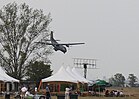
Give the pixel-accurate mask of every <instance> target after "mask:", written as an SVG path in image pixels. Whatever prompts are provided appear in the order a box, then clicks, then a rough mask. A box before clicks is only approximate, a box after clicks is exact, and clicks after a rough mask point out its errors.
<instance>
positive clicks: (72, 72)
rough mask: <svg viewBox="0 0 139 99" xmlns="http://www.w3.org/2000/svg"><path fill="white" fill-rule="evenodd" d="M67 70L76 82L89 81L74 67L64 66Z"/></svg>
mask: <svg viewBox="0 0 139 99" xmlns="http://www.w3.org/2000/svg"><path fill="white" fill-rule="evenodd" d="M66 70H67V72H68V73H69V74H70V75H71V76H72V77H74V78H75V79H76V80H77V81H78V82H82V83H88V82H89V81H88V80H87V79H85V78H84V77H82V76H81V75H80V74H79V73H78V72H77V71H76V69H75V68H72V69H71V68H70V67H69V66H68V67H67V68H66Z"/></svg>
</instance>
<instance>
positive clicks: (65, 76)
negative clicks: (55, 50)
mask: <svg viewBox="0 0 139 99" xmlns="http://www.w3.org/2000/svg"><path fill="white" fill-rule="evenodd" d="M53 81H61V82H72V83H77V80H76V79H75V78H73V77H72V76H70V75H69V73H68V72H67V71H66V70H65V68H64V67H63V66H62V67H61V68H60V69H59V70H58V72H57V73H55V74H54V75H52V76H50V77H48V78H44V79H42V82H53Z"/></svg>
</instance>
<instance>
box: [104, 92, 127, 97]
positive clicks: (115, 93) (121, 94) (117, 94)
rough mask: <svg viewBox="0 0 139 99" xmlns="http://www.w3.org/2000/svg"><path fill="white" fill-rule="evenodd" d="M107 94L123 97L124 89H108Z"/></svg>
mask: <svg viewBox="0 0 139 99" xmlns="http://www.w3.org/2000/svg"><path fill="white" fill-rule="evenodd" d="M105 96H106V97H123V96H124V94H123V91H119V90H111V91H109V90H106V91H105Z"/></svg>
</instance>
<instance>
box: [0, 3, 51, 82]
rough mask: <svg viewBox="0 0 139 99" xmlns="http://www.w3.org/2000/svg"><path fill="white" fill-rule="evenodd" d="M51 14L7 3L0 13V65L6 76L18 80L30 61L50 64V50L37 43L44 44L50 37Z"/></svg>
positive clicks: (23, 5)
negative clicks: (42, 42) (8, 75)
mask: <svg viewBox="0 0 139 99" xmlns="http://www.w3.org/2000/svg"><path fill="white" fill-rule="evenodd" d="M50 22H51V18H50V14H48V15H44V14H43V11H42V10H37V9H35V10H34V9H32V8H29V6H28V5H26V4H25V3H24V4H21V5H17V4H16V3H15V2H14V3H9V4H7V5H6V6H4V7H3V8H2V9H1V10H0V46H1V48H0V64H1V66H3V67H4V68H5V70H6V71H7V73H8V74H10V75H11V76H13V77H15V78H17V79H19V80H21V78H23V77H24V75H25V73H26V66H27V65H29V63H30V61H36V60H43V61H45V62H49V59H48V55H49V54H51V53H52V52H51V48H50V47H48V46H47V45H40V44H37V43H35V42H36V41H37V42H39V41H46V40H47V39H48V35H49V27H48V25H49V23H50Z"/></svg>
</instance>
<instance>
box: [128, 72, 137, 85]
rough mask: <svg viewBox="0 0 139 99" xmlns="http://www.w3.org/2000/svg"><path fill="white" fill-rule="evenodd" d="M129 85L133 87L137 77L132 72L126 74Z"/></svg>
mask: <svg viewBox="0 0 139 99" xmlns="http://www.w3.org/2000/svg"><path fill="white" fill-rule="evenodd" d="M128 80H129V85H130V86H131V87H135V82H137V77H136V76H135V75H134V74H129V76H128Z"/></svg>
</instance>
